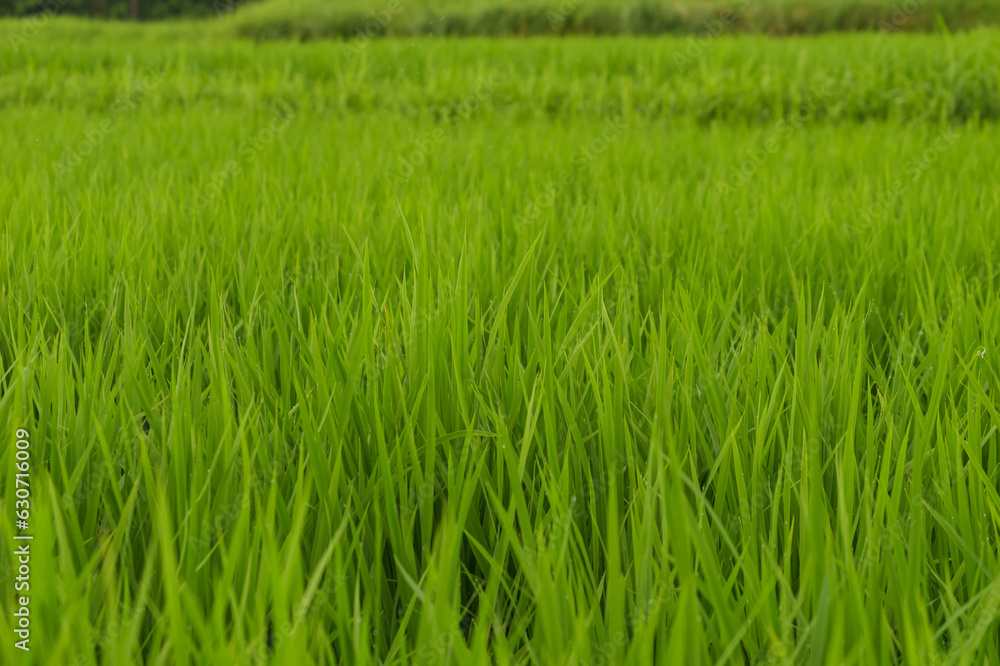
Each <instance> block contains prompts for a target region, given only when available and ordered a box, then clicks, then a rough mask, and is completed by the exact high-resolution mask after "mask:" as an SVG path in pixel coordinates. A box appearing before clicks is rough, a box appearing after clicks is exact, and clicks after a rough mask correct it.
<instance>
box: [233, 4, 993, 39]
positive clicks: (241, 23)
mask: <svg viewBox="0 0 1000 666" xmlns="http://www.w3.org/2000/svg"><path fill="white" fill-rule="evenodd" d="M997 23H1000V6H998V5H997V3H995V2H992V1H990V0H906V1H905V2H892V1H890V0H856V1H855V0H849V1H833V2H817V1H815V0H800V1H798V2H786V1H784V0H765V1H763V2H761V1H754V0H733V1H732V2H726V1H722V0H712V1H709V2H695V1H693V0H685V1H683V2H668V1H666V0H639V1H635V0H538V1H537V2H527V1H524V0H499V1H493V2H484V1H479V2H459V1H457V0H438V1H437V2H428V1H424V2H412V1H411V2H407V1H406V0H384V1H382V2H378V1H377V0H347V1H346V2H338V3H331V2H329V1H328V0H264V1H263V2H259V3H254V4H252V5H248V6H247V7H245V8H244V9H242V10H241V11H240V13H239V15H238V17H237V19H236V24H237V30H238V34H240V35H242V36H245V37H252V38H254V39H259V40H263V39H278V38H281V39H300V40H309V39H319V38H335V39H343V38H346V37H367V38H376V37H382V36H393V35H394V36H401V37H410V36H416V35H428V36H431V35H433V36H473V35H479V36H490V37H501V36H524V37H526V36H532V35H574V34H584V35H660V34H691V35H698V36H701V37H703V38H705V39H711V38H714V37H716V36H718V35H720V34H723V33H740V32H750V33H764V34H769V35H798V34H815V33H823V32H831V31H878V32H886V33H891V32H901V31H902V32H907V31H909V32H913V31H917V32H930V31H937V30H940V29H941V28H942V26H947V27H948V28H949V29H950V30H964V29H969V28H974V27H977V26H982V25H995V24H997Z"/></svg>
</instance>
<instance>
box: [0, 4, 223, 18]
mask: <svg viewBox="0 0 1000 666" xmlns="http://www.w3.org/2000/svg"><path fill="white" fill-rule="evenodd" d="M239 1H242V0H239ZM237 4H238V0H0V16H32V15H35V14H44V13H54V14H60V15H63V14H65V15H73V16H92V17H94V18H106V19H139V20H156V19H165V18H171V17H176V16H214V15H217V14H224V13H226V12H228V11H232V9H233V8H234V7H235V6H236V5H237Z"/></svg>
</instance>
